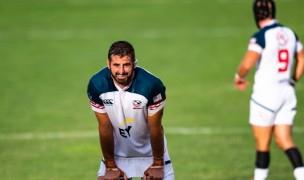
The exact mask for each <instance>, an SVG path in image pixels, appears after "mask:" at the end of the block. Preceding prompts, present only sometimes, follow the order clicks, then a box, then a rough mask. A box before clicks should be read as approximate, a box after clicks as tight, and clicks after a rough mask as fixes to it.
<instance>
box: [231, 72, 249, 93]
mask: <svg viewBox="0 0 304 180" xmlns="http://www.w3.org/2000/svg"><path fill="white" fill-rule="evenodd" d="M248 85H249V82H248V81H247V80H246V79H245V78H241V77H240V76H239V75H238V74H236V75H235V77H234V86H235V87H236V88H237V89H238V90H240V91H244V90H245V89H246V88H247V86H248Z"/></svg>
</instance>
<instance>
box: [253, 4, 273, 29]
mask: <svg viewBox="0 0 304 180" xmlns="http://www.w3.org/2000/svg"><path fill="white" fill-rule="evenodd" d="M275 13H276V7H275V3H274V1H273V0H255V1H254V3H253V14H254V18H255V22H256V23H257V24H258V22H259V21H261V20H264V19H267V18H272V19H274V18H275Z"/></svg>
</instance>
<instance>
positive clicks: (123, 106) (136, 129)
mask: <svg viewBox="0 0 304 180" xmlns="http://www.w3.org/2000/svg"><path fill="white" fill-rule="evenodd" d="M134 72H135V75H134V79H133V81H132V83H131V84H130V86H129V87H127V88H126V89H124V90H122V89H120V88H119V87H118V86H116V85H115V83H114V82H113V79H112V77H111V72H110V70H109V69H108V68H107V67H105V68H103V69H102V70H100V71H99V72H98V73H97V74H95V75H94V76H93V77H92V78H91V80H90V82H89V85H88V97H89V99H90V102H91V107H92V110H93V111H96V112H99V113H107V114H108V116H109V118H110V120H111V123H112V125H113V128H114V132H113V134H114V141H115V148H114V149H115V150H114V151H115V152H114V154H115V156H116V157H152V149H151V144H150V131H149V126H148V121H147V116H148V115H152V114H154V113H156V112H157V111H159V110H160V109H162V108H163V107H164V105H165V99H166V94H165V90H166V88H165V86H164V85H163V83H162V82H161V80H160V79H158V78H157V77H155V76H154V75H152V74H151V73H149V72H148V71H146V70H144V69H143V68H140V67H136V68H135V69H134ZM164 139H165V137H164ZM165 146H166V139H165ZM165 149H166V147H165Z"/></svg>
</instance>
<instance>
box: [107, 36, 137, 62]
mask: <svg viewBox="0 0 304 180" xmlns="http://www.w3.org/2000/svg"><path fill="white" fill-rule="evenodd" d="M112 55H118V56H120V57H124V56H129V57H131V60H132V61H135V51H134V48H133V46H132V44H131V43H129V42H127V41H116V42H114V43H113V44H112V45H111V47H110V49H109V52H108V60H109V61H111V56H112Z"/></svg>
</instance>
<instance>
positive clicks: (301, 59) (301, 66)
mask: <svg viewBox="0 0 304 180" xmlns="http://www.w3.org/2000/svg"><path fill="white" fill-rule="evenodd" d="M295 63H296V64H295V71H294V75H293V79H294V80H295V81H298V80H300V79H301V77H302V75H303V72H304V49H302V50H301V51H299V52H298V53H297V54H296V62H295Z"/></svg>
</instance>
